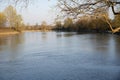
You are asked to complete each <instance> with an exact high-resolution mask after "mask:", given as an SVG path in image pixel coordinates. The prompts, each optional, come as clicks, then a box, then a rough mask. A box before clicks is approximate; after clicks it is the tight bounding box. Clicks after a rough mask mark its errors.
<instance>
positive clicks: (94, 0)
mask: <svg viewBox="0 0 120 80" xmlns="http://www.w3.org/2000/svg"><path fill="white" fill-rule="evenodd" d="M57 6H58V7H59V9H60V10H61V12H64V13H65V14H67V16H73V17H78V16H79V15H84V14H89V15H96V14H97V15H98V14H106V13H107V12H108V10H109V8H111V10H112V12H113V14H114V15H120V12H119V11H118V8H120V0H58V3H57ZM103 16H104V18H105V20H106V22H107V23H108V24H109V26H110V29H111V30H112V32H113V33H115V32H117V31H119V30H120V29H119V28H118V29H115V30H114V29H113V28H112V25H111V24H110V21H109V20H108V18H107V16H106V15H103Z"/></svg>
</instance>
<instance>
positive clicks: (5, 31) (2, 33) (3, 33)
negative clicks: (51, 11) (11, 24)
mask: <svg viewBox="0 0 120 80" xmlns="http://www.w3.org/2000/svg"><path fill="white" fill-rule="evenodd" d="M49 31H51V30H23V31H21V32H22V33H24V32H49ZM21 32H18V31H15V30H11V29H9V30H8V29H1V30H0V36H6V35H15V34H19V33H21Z"/></svg>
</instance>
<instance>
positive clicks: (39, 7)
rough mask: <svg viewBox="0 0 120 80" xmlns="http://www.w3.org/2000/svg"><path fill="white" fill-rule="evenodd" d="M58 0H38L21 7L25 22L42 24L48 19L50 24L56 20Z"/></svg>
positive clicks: (20, 11)
mask: <svg viewBox="0 0 120 80" xmlns="http://www.w3.org/2000/svg"><path fill="white" fill-rule="evenodd" d="M55 4H56V0H36V1H34V2H32V3H30V4H29V5H28V7H27V8H24V9H22V10H21V9H19V8H18V9H19V10H18V12H19V13H20V14H21V15H22V17H23V20H24V22H25V24H30V25H34V24H41V23H42V22H43V21H46V22H47V23H48V24H52V23H53V22H54V18H55V17H56V15H55V14H56V13H55V11H54V8H55Z"/></svg>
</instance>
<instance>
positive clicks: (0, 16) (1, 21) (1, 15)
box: [0, 12, 6, 27]
mask: <svg viewBox="0 0 120 80" xmlns="http://www.w3.org/2000/svg"><path fill="white" fill-rule="evenodd" d="M5 24H6V17H5V15H4V13H2V12H0V27H5Z"/></svg>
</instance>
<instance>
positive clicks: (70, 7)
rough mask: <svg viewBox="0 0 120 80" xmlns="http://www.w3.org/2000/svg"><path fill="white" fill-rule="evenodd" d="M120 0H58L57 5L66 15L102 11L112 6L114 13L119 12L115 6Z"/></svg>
mask: <svg viewBox="0 0 120 80" xmlns="http://www.w3.org/2000/svg"><path fill="white" fill-rule="evenodd" d="M119 4H120V0H58V4H57V6H58V7H59V8H60V9H61V11H63V12H65V13H67V15H74V16H75V15H79V14H96V13H104V12H106V11H107V10H108V8H110V7H111V8H112V12H113V13H114V15H117V14H120V12H116V11H115V8H116V6H117V5H119Z"/></svg>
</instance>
